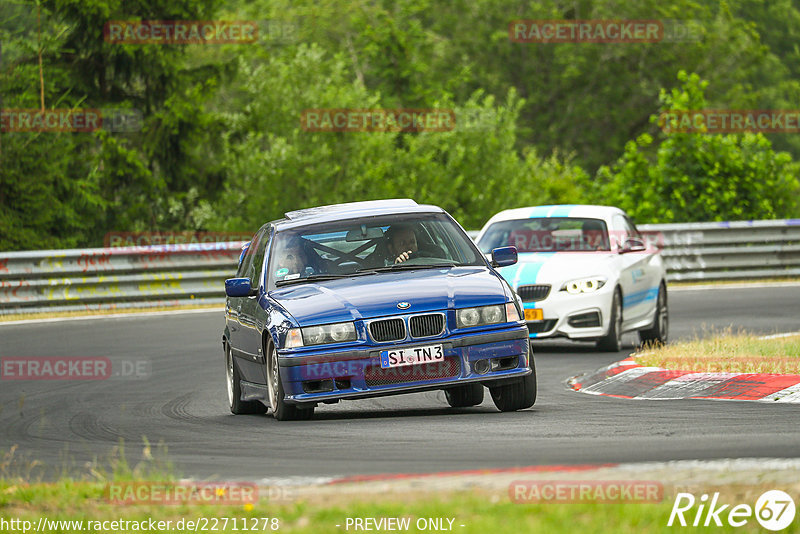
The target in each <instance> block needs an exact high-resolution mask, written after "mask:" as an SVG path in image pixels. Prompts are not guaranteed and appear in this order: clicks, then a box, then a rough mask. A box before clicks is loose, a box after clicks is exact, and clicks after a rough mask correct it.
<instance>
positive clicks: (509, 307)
mask: <svg viewBox="0 0 800 534" xmlns="http://www.w3.org/2000/svg"><path fill="white" fill-rule="evenodd" d="M506 318H507V319H508V322H509V323H514V322H516V321H520V320H521V319H520V317H519V310H517V305H516V303H514V302H506Z"/></svg>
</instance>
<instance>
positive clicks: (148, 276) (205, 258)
mask: <svg viewBox="0 0 800 534" xmlns="http://www.w3.org/2000/svg"><path fill="white" fill-rule="evenodd" d="M241 246H242V242H226V243H192V244H181V245H157V246H146V247H118V248H94V249H75V250H41V251H28V252H0V315H2V314H12V313H27V312H30V313H34V312H40V311H45V310H55V309H57V310H63V311H71V310H108V309H118V308H122V309H124V308H131V307H137V308H138V307H154V306H165V307H169V306H178V305H182V304H201V303H222V302H224V300H225V298H224V297H225V294H224V290H223V289H222V288H223V280H224V279H225V278H229V277H230V276H232V275H233V273H234V272H235V270H236V265H237V260H238V258H239V253H240V252H241Z"/></svg>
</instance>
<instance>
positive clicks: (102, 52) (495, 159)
mask: <svg viewBox="0 0 800 534" xmlns="http://www.w3.org/2000/svg"><path fill="white" fill-rule="evenodd" d="M1 6H2V7H0V43H2V47H3V57H2V63H0V98H2V102H1V105H2V107H4V108H38V107H39V106H40V94H39V64H38V63H39V51H41V56H42V66H43V69H42V70H43V78H44V99H45V107H46V108H101V109H102V108H133V109H137V110H140V111H141V112H142V114H143V122H142V128H141V131H138V132H131V133H120V132H107V131H103V132H96V133H75V134H68V133H61V134H54V133H12V134H7V133H2V134H0V150H1V151H2V152H0V249H26V248H41V247H53V248H60V247H73V246H98V245H100V244H101V243H102V241H103V235H104V234H105V233H106V232H109V231H159V230H162V231H163V230H202V231H226V230H231V231H252V230H254V229H255V228H257V227H258V226H259V225H260V224H261V223H263V222H264V221H265V220H268V219H272V218H276V217H280V216H281V215H282V214H283V213H284V212H285V211H287V210H292V209H298V208H302V207H308V206H314V205H321V204H329V203H335V202H350V201H357V200H365V199H376V198H389V197H411V198H414V199H416V200H417V201H419V202H426V203H434V204H439V205H441V206H443V207H444V208H445V209H447V210H448V211H450V212H451V213H453V215H455V216H456V217H457V218H458V219H459V221H460V222H461V223H462V224H463V225H464V226H465V227H469V228H477V227H479V226H480V225H481V224H483V222H484V221H485V220H486V219H487V218H489V217H490V216H491V215H492V214H493V213H494V212H496V211H499V210H501V209H506V208H511V207H518V206H524V205H533V204H541V203H559V202H569V203H576V202H598V203H603V204H610V203H617V204H619V205H621V207H623V208H627V209H628V210H629V211H630V212H631V213H632V214H633V215H634V216H636V218H637V219H638V220H639V221H640V222H656V221H672V220H675V221H679V220H680V221H688V220H704V219H708V220H719V219H753V218H769V217H795V216H798V210H799V209H800V206H798V205H797V196H798V191H797V180H796V178H795V177H796V176H797V167H796V164H795V163H794V162H793V159H792V157H794V159H797V158H799V157H800V136H797V135H788V134H769V135H767V136H764V135H749V134H748V135H735V136H719V135H697V134H675V135H670V136H664V135H663V134H662V133H661V131H660V130H659V127H658V124H656V123H655V122H653V121H652V120H651V119H650V116H651V115H652V114H653V113H654V111H655V110H656V109H657V108H658V107H659V105H660V106H661V108H662V109H666V108H667V107H669V106H671V107H672V108H673V109H675V108H681V106H683V107H685V108H686V109H689V107H692V108H697V107H708V108H727V109H792V108H796V106H797V102H800V81H798V76H797V75H798V74H800V67H798V65H800V63H798V61H797V60H798V57H800V56H799V54H800V52H798V50H800V49H798V47H797V44H796V43H797V38H798V37H800V8H798V7H797V6H796V3H794V2H792V0H775V1H774V2H769V3H764V2H760V1H759V0H729V1H728V2H723V3H719V2H715V1H712V0H676V1H674V2H671V3H666V4H665V3H663V2H658V1H656V0H642V1H641V2H628V3H620V2H618V1H616V0H580V1H578V2H571V3H566V4H565V3H563V2H560V1H557V0H543V1H537V2H527V3H522V4H521V3H520V2H518V1H517V0H448V1H446V2H437V1H433V0H403V1H393V0H326V1H325V2H317V1H316V0H253V1H248V2H245V1H243V0H226V1H223V2H214V1H213V0H169V1H159V2H156V1H153V0H130V1H129V0H125V1H123V0H6V1H5V2H3V3H2V4H1ZM39 12H40V13H41V35H40V32H39V24H40V22H39V19H38V14H39ZM132 19H134V20H135V19H150V20H170V19H172V20H213V19H227V20H256V21H260V23H261V24H260V27H261V31H262V35H261V38H260V40H259V42H258V43H256V44H253V45H234V44H231V45H196V44H194V45H170V46H159V45H130V44H125V45H119V44H112V43H107V42H105V41H104V40H103V26H104V24H105V23H106V22H108V21H110V20H132ZM514 19H649V20H651V19H680V20H683V21H688V22H687V23H686V24H688V26H689V27H690V28H691V29H692V31H693V33H694V35H695V36H696V38H692V39H689V40H685V41H679V42H659V43H649V44H647V43H645V44H641V43H640V44H635V43H633V44H631V43H627V44H625V43H618V44H589V43H574V44H541V43H540V44H536V43H512V42H510V41H509V38H508V23H509V21H511V20H514ZM275 30H277V31H275ZM682 70H683V71H686V72H693V73H696V74H697V78H695V77H685V78H681V80H680V84H681V86H680V87H678V88H675V89H671V88H672V87H673V86H674V85H675V76H676V74H677V73H678V72H680V71H682ZM700 79H703V80H706V81H707V83H701V82H700V81H699V80H700ZM664 88H670V89H669V90H668V91H665V90H664ZM347 107H353V108H361V109H365V108H401V107H407V108H408V107H412V108H448V109H453V110H454V111H455V113H456V116H457V119H458V127H457V128H456V129H455V130H453V131H446V132H425V133H367V132H308V131H304V130H303V129H302V128H301V126H300V117H301V115H302V113H303V111H305V110H307V109H313V108H347ZM474 118H477V120H472V119H474ZM462 119H463V120H462ZM773 146H774V147H775V148H774V149H773V148H772V147H773ZM596 169H599V170H596Z"/></svg>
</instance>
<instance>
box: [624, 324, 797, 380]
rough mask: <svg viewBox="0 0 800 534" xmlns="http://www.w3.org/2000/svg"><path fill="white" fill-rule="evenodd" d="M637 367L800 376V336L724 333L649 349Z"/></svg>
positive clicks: (636, 356) (638, 358)
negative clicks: (767, 336)
mask: <svg viewBox="0 0 800 534" xmlns="http://www.w3.org/2000/svg"><path fill="white" fill-rule="evenodd" d="M633 357H634V359H635V360H636V362H637V363H639V364H641V365H645V366H648V367H650V366H652V367H662V368H664V369H671V370H676V371H692V372H698V373H767V374H787V375H796V374H800V335H792V336H785V337H777V338H771V339H764V338H763V337H762V336H755V335H752V334H746V333H736V334H734V333H731V332H724V333H719V334H714V335H712V336H709V337H706V338H703V339H694V340H692V341H684V342H677V343H671V344H669V345H666V346H662V347H645V348H644V349H642V350H641V351H640V352H637V353H635V354H634V355H633Z"/></svg>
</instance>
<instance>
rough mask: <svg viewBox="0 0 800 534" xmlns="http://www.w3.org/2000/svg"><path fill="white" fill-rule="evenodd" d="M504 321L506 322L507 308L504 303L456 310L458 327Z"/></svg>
mask: <svg viewBox="0 0 800 534" xmlns="http://www.w3.org/2000/svg"><path fill="white" fill-rule="evenodd" d="M504 322H506V309H505V306H504V305H503V304H498V305H497V306H481V307H479V308H461V309H460V310H456V326H457V327H458V328H469V327H470V326H480V325H485V324H496V323H504Z"/></svg>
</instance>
